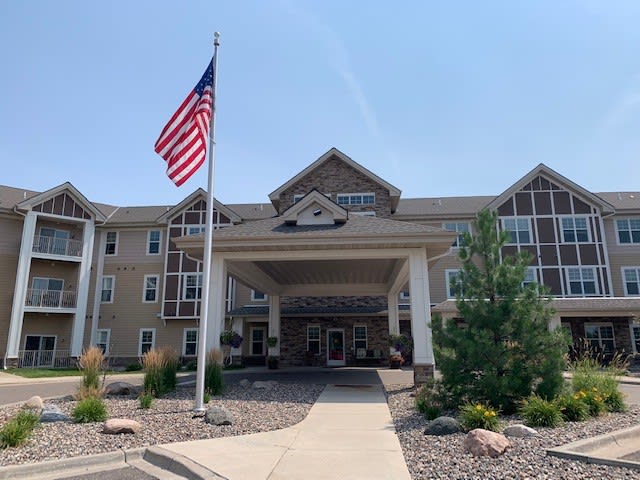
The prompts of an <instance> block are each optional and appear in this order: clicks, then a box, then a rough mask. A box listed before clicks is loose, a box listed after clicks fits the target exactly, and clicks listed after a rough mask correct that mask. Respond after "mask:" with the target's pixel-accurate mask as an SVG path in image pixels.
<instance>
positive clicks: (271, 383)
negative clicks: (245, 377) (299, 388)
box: [253, 380, 278, 390]
mask: <svg viewBox="0 0 640 480" xmlns="http://www.w3.org/2000/svg"><path fill="white" fill-rule="evenodd" d="M277 384H278V382H276V381H275V380H267V381H264V382H262V381H260V380H256V381H255V382H253V388H258V389H264V390H270V389H272V388H273V387H274V386H275V385H277Z"/></svg>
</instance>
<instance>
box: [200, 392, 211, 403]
mask: <svg viewBox="0 0 640 480" xmlns="http://www.w3.org/2000/svg"><path fill="white" fill-rule="evenodd" d="M202 401H203V402H204V403H209V402H210V401H211V394H210V393H209V390H205V392H204V395H203V396H202Z"/></svg>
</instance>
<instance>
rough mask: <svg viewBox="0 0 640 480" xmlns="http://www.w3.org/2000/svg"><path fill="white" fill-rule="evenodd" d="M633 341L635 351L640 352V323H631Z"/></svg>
mask: <svg viewBox="0 0 640 480" xmlns="http://www.w3.org/2000/svg"><path fill="white" fill-rule="evenodd" d="M631 342H632V344H633V345H632V346H633V352H634V353H640V325H637V324H635V323H632V324H631Z"/></svg>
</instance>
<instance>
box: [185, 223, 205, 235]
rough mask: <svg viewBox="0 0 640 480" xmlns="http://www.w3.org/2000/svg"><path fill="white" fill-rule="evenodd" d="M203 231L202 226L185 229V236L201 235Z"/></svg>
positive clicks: (203, 227)
mask: <svg viewBox="0 0 640 480" xmlns="http://www.w3.org/2000/svg"><path fill="white" fill-rule="evenodd" d="M204 231H205V226H204V225H201V226H199V227H194V226H189V227H187V235H199V234H201V233H204Z"/></svg>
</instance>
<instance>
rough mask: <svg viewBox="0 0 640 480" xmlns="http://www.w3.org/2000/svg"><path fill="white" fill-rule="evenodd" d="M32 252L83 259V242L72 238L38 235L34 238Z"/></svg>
mask: <svg viewBox="0 0 640 480" xmlns="http://www.w3.org/2000/svg"><path fill="white" fill-rule="evenodd" d="M32 251H33V252H34V253H48V254H50V255H63V256H66V257H81V256H82V242H81V241H80V240H73V239H70V238H55V237H43V236H41V235H36V236H34V237H33V248H32Z"/></svg>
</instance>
